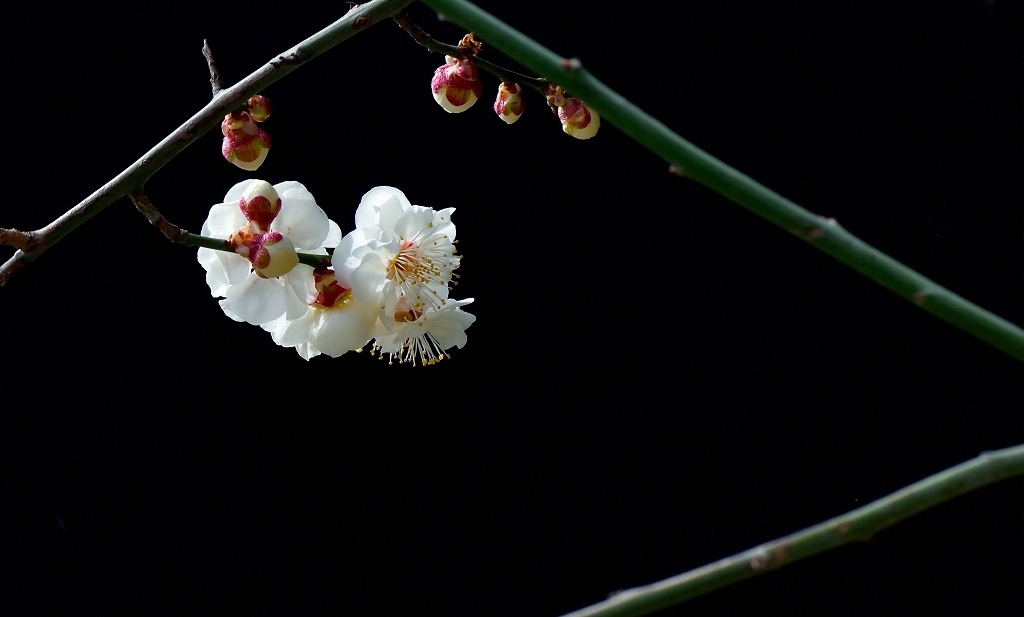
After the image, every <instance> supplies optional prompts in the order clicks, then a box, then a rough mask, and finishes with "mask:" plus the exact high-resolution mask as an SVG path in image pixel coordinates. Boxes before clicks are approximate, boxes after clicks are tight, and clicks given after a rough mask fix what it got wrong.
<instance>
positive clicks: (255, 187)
mask: <svg viewBox="0 0 1024 617" xmlns="http://www.w3.org/2000/svg"><path fill="white" fill-rule="evenodd" d="M278 204H279V205H278ZM202 235H204V236H211V237H214V238H223V239H225V240H227V241H228V243H229V245H230V246H232V247H233V248H234V250H235V253H227V252H224V251H215V250H212V249H207V248H200V249H199V253H198V256H197V257H198V259H199V263H200V264H201V265H202V266H203V268H204V269H205V270H206V283H207V285H209V287H210V293H211V295H213V296H214V297H222V298H224V299H223V300H221V301H220V306H221V309H222V310H223V311H224V313H225V314H227V315H228V316H229V317H231V318H232V319H235V320H237V321H246V322H249V323H251V324H257V325H258V324H262V323H266V322H268V321H273V320H274V319H277V318H278V317H280V316H281V315H287V316H288V317H289V319H295V318H298V317H300V316H301V315H302V314H304V313H305V311H306V308H307V305H308V299H307V296H308V295H309V293H310V290H311V289H312V286H313V283H312V268H311V267H310V266H306V265H302V264H298V256H297V254H296V251H307V252H311V253H319V254H323V255H326V254H327V251H326V250H325V247H326V246H328V245H329V244H330V245H332V246H333V245H336V244H337V243H338V242H339V241H340V240H341V229H340V228H338V226H337V225H336V224H334V222H333V221H330V220H329V219H328V218H327V214H325V213H324V211H323V210H321V209H320V206H318V205H317V204H316V200H315V199H314V198H313V196H312V195H311V194H310V193H309V191H307V190H306V187H304V186H302V185H301V184H299V183H298V182H282V183H280V184H275V185H274V186H270V185H269V184H268V183H267V182H264V181H262V180H245V181H243V182H239V183H238V184H236V185H235V186H233V187H231V190H229V191H228V193H227V195H225V196H224V203H220V204H215V205H214V206H213V207H211V208H210V214H209V216H207V218H206V221H205V222H204V223H203V229H202ZM332 243H333V244H332ZM296 264H298V265H296ZM307 279H309V280H308V281H307Z"/></svg>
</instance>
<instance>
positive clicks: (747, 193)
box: [421, 0, 1024, 360]
mask: <svg viewBox="0 0 1024 617" xmlns="http://www.w3.org/2000/svg"><path fill="white" fill-rule="evenodd" d="M421 1H422V2H423V4H426V5H427V6H429V7H430V8H432V9H434V10H435V11H437V12H438V13H440V14H442V15H444V16H445V18H446V19H448V20H450V21H453V22H455V23H457V24H459V25H460V26H461V27H463V28H465V29H466V30H468V31H472V32H474V33H475V34H476V35H477V36H479V37H481V39H482V40H483V41H484V42H485V43H487V44H488V45H491V46H493V47H494V48H495V49H497V50H499V51H501V52H502V53H504V54H505V55H506V56H508V57H510V58H512V59H513V60H515V61H517V62H519V63H520V64H522V65H523V66H525V67H526V68H528V69H530V70H531V71H533V72H535V73H537V74H538V75H544V76H545V78H547V79H549V80H550V81H551V82H552V83H555V84H558V85H559V86H562V87H563V88H565V89H566V90H568V91H570V92H572V94H573V96H576V97H579V98H580V99H582V100H583V101H586V103H587V106H589V107H592V108H593V109H594V110H596V111H597V112H598V113H599V114H600V115H601V118H602V120H607V121H608V122H610V123H612V124H614V125H615V126H616V127H618V128H619V130H621V131H622V132H623V133H625V134H626V135H628V136H629V137H631V138H633V139H634V140H635V141H636V142H637V143H639V144H641V145H642V146H644V147H645V148H647V149H648V150H650V151H651V152H653V153H655V154H657V155H658V156H660V157H661V158H663V159H665V160H666V161H667V162H668V163H670V164H671V166H672V170H673V171H675V172H676V173H678V174H679V175H684V176H686V177H688V178H692V179H693V180H696V181H697V182H700V183H701V184H703V185H705V186H707V187H708V188H710V189H711V190H713V191H715V192H717V193H720V194H721V195H723V196H725V197H726V198H728V199H731V200H732V201H734V202H736V203H738V204H739V205H741V206H743V207H744V208H747V209H748V210H750V211H751V212H753V213H755V214H757V215H758V216H761V217H763V218H765V219H767V220H769V221H771V222H772V223H775V224H776V225H778V226H779V227H782V228H783V229H785V230H786V231H788V232H790V233H792V234H793V235H795V236H797V237H798V238H801V239H802V240H804V241H806V242H808V243H810V244H811V245H813V246H814V247H816V248H818V249H820V250H822V251H824V252H826V253H828V254H829V255H831V256H832V257H834V258H836V259H838V260H839V261H841V262H843V263H845V264H846V265H848V266H850V267H851V268H853V269H855V270H857V271H858V272H860V273H861V274H863V275H864V276H866V277H868V278H870V279H872V280H874V281H875V282H876V283H878V284H880V285H882V286H884V287H887V288H888V289H890V290H892V291H893V292H895V293H896V294H898V295H900V296H901V297H903V298H905V299H907V300H909V301H911V302H913V303H914V304H915V305H917V306H918V307H920V308H923V309H924V310H926V311H928V312H929V313H931V314H933V315H935V316H937V317H939V318H940V319H943V320H945V321H947V322H949V323H950V324H952V325H954V326H956V327H957V328H960V329H961V330H964V331H966V332H968V333H970V334H972V335H973V336H976V337H977V338H979V339H981V340H983V341H985V342H986V343H988V344H989V345H992V346H993V347H995V348H997V349H1000V350H1002V351H1004V352H1006V353H1007V354H1009V355H1011V356H1013V357H1015V358H1017V359H1019V360H1024V330H1022V329H1021V328H1019V327H1018V326H1016V325H1014V324H1012V323H1010V322H1008V321H1006V320H1005V319H1003V318H1001V317H999V316H998V315H995V314H993V313H991V312H989V311H987V310H985V309H983V308H981V307H980V306H978V305H976V304H974V303H973V302H970V301H969V300H966V299H965V298H962V297H960V296H959V295H957V294H955V293H953V292H952V291H950V290H949V289H946V288H945V287H943V286H942V285H939V284H938V283H936V282H935V281H933V280H931V279H929V278H927V277H925V276H922V275H921V274H920V273H918V272H916V271H914V270H913V269H911V268H908V267H907V266H906V265H904V264H902V263H900V262H899V261H897V260H895V259H893V258H892V257H889V256H888V255H886V254H885V253H883V252H882V251H880V250H878V249H876V248H875V247H873V246H871V245H869V244H868V243H866V242H864V241H863V240H861V239H860V238H858V237H857V236H855V235H853V234H851V233H850V232H848V231H846V230H845V229H843V228H842V226H840V225H839V223H837V222H836V221H835V219H829V218H824V217H821V216H818V215H816V214H814V213H812V212H809V211H807V210H805V209H803V208H801V207H800V206H798V205H797V204H795V203H793V202H792V201H790V200H788V199H786V198H785V197H783V196H782V195H779V194H778V193H776V192H775V191H772V190H771V189H769V188H768V187H766V186H764V185H763V184H761V183H759V182H757V181H756V180H754V179H753V178H751V177H749V176H747V175H745V174H743V173H741V172H740V171H739V170H737V169H734V168H733V167H730V166H729V165H726V164H725V163H723V162H722V161H720V160H718V159H717V158H715V157H713V156H711V155H710V154H708V153H707V152H704V151H703V150H701V149H700V148H698V147H697V146H695V145H693V144H692V143H690V142H689V141H687V140H685V139H683V138H682V137H681V136H679V135H678V134H677V133H675V132H674V131H673V130H672V129H670V128H669V127H667V126H665V125H664V124H662V123H661V122H659V121H658V120H656V119H655V118H653V117H651V116H649V115H648V114H647V113H645V112H644V111H643V110H642V109H640V108H639V107H637V106H636V105H634V104H633V103H630V102H629V101H628V100H626V98H625V97H623V96H622V95H621V94H619V93H618V92H615V91H614V90H612V89H611V88H609V87H608V86H606V85H604V84H603V83H601V82H600V81H599V80H598V79H597V78H596V77H594V76H593V75H592V74H591V73H590V72H589V71H587V70H586V69H584V68H583V66H582V65H581V63H580V62H579V61H578V60H576V59H574V58H563V57H561V56H559V55H558V54H556V53H554V52H552V51H551V50H550V49H548V48H546V47H544V46H543V45H541V44H539V43H537V42H536V41H534V40H533V39H531V38H529V37H528V36H526V35H525V34H523V33H522V32H519V31H518V30H516V29H515V28H513V27H511V26H509V25H508V24H506V23H504V22H503V21H501V20H499V19H497V18H496V17H494V16H493V15H491V14H489V13H487V12H486V11H484V10H482V9H480V8H479V7H477V6H475V5H474V4H472V3H471V2H466V0H421Z"/></svg>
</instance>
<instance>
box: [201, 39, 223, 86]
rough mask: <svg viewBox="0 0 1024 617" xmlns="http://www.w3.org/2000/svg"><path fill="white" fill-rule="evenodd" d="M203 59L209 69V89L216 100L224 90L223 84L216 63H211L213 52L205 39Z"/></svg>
mask: <svg viewBox="0 0 1024 617" xmlns="http://www.w3.org/2000/svg"><path fill="white" fill-rule="evenodd" d="M203 57H204V58H206V64H207V65H209V67H210V88H211V89H212V90H213V98H217V95H218V94H220V91H221V90H223V89H224V82H222V81H221V80H220V71H218V70H217V63H216V62H214V61H213V50H212V49H210V43H209V41H207V40H206V39H203Z"/></svg>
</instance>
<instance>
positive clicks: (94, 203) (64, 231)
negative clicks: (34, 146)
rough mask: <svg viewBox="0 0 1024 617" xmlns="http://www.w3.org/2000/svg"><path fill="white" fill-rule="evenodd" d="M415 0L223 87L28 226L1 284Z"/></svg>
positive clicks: (334, 27)
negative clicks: (51, 216) (110, 175)
mask: <svg viewBox="0 0 1024 617" xmlns="http://www.w3.org/2000/svg"><path fill="white" fill-rule="evenodd" d="M411 2H412V0H371V1H370V2H367V3H365V4H362V5H359V6H357V7H354V8H353V9H352V10H351V11H349V12H348V13H346V14H345V16H344V17H342V18H341V19H339V20H338V21H336V22H334V23H333V24H331V25H330V26H327V27H326V28H324V29H323V30H321V31H320V32H317V33H316V34H314V35H313V36H311V37H309V38H308V39H306V40H305V41H303V42H301V43H299V44H298V45H296V46H295V47H292V48H291V49H289V50H287V51H285V52H284V53H282V54H280V55H278V56H277V57H276V58H274V59H272V60H271V61H270V62H268V63H267V64H265V65H263V66H262V67H260V68H259V69H257V70H256V71H255V72H254V73H252V74H251V75H249V76H248V77H246V78H245V79H243V80H242V81H240V82H238V83H237V84H235V85H233V86H231V87H230V88H226V89H224V90H222V91H221V92H220V94H219V95H217V96H216V97H214V99H213V100H212V101H210V102H209V103H208V104H207V105H206V107H204V108H202V109H201V110H200V111H199V112H198V113H196V114H195V115H194V116H192V117H191V118H189V119H188V121H186V122H185V123H184V124H182V125H181V126H180V127H178V128H177V129H176V130H175V131H174V132H173V133H171V134H170V135H168V136H167V137H165V138H164V139H163V141H161V142H160V143H158V144H157V145H156V146H154V147H153V148H152V149H151V150H150V151H149V152H147V153H146V154H144V155H143V156H142V158H140V159H139V160H137V161H135V162H134V163H132V164H131V165H130V166H129V167H128V168H127V169H125V170H124V171H122V172H121V173H120V174H118V175H117V176H116V177H115V178H114V179H113V180H111V181H109V182H107V183H106V184H104V185H103V186H102V187H100V188H99V189H98V190H97V191H96V192H94V193H93V194H92V195H89V196H88V197H86V198H85V199H84V200H83V201H82V202H81V203H79V204H78V205H77V206H75V207H73V208H71V209H70V210H68V211H67V212H65V213H64V214H62V215H61V216H60V217H58V218H57V220H55V221H53V222H52V223H50V224H49V225H47V226H46V227H43V228H42V229H39V230H36V231H34V232H28V234H29V235H31V236H32V237H33V238H34V240H35V243H34V244H32V245H30V246H28V247H27V248H28V250H18V251H17V252H15V253H14V255H13V256H12V257H11V258H10V259H8V260H7V263H5V264H3V265H2V266H0V286H2V285H5V284H6V283H7V281H9V280H10V278H11V276H13V275H14V274H15V273H16V272H18V271H19V270H21V269H22V268H24V267H25V265H26V264H27V263H28V262H30V261H33V260H35V259H36V258H37V257H39V255H41V254H42V253H43V252H44V251H46V250H47V249H48V248H50V247H51V246H53V245H54V244H56V243H57V242H59V241H60V240H61V239H62V238H63V237H64V236H66V235H68V234H69V233H71V232H72V231H74V230H75V229H77V228H78V227H79V226H81V225H82V224H83V223H85V222H86V221H88V220H89V219H91V218H92V217H93V216H95V215H96V214H97V213H99V212H100V211H102V210H103V209H104V208H106V207H107V206H109V205H110V204H111V203H113V202H114V201H116V200H117V199H120V198H121V197H123V196H125V195H127V194H128V192H129V191H131V190H132V189H136V188H139V187H141V186H142V185H144V184H145V183H146V181H147V180H148V179H149V178H150V177H152V176H153V174H155V173H156V172H157V170H159V169H160V168H161V167H163V166H164V165H165V164H166V163H167V162H168V161H169V160H171V159H172V158H173V157H174V156H175V155H176V154H178V153H179V152H181V151H182V150H184V149H185V147H186V146H188V145H189V144H191V143H192V142H193V141H195V140H196V139H198V138H199V137H200V136H201V135H203V134H204V133H206V132H207V131H209V130H210V129H212V128H214V127H215V126H217V125H218V124H220V121H221V120H222V119H223V117H224V115H225V114H226V113H228V112H230V111H232V110H234V109H236V108H238V107H239V106H241V105H242V104H244V102H245V101H246V100H247V99H248V98H249V97H250V96H252V95H253V94H256V93H257V92H260V91H261V90H265V89H266V88H267V86H269V85H270V84H272V83H274V82H276V81H277V80H279V79H281V78H282V77H284V76H285V75H287V74H289V73H291V72H292V71H294V70H295V69H297V68H299V67H300V66H302V65H303V64H305V63H306V62H309V61H310V60H312V59H313V58H315V57H317V56H319V55H320V54H322V53H324V52H325V51H327V50H328V49H330V48H332V47H334V46H335V45H337V44H338V43H341V42H342V41H344V40H346V39H348V38H349V37H351V36H353V35H355V34H356V33H358V32H360V31H361V30H365V29H366V28H367V27H369V26H371V25H373V24H375V23H377V22H379V21H381V20H382V19H386V18H388V17H391V16H392V15H394V14H395V13H397V12H399V11H401V10H402V9H404V8H405V7H406V6H407V5H409V4H411Z"/></svg>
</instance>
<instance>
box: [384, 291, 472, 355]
mask: <svg viewBox="0 0 1024 617" xmlns="http://www.w3.org/2000/svg"><path fill="white" fill-rule="evenodd" d="M471 302H473V298H467V299H465V300H450V301H448V302H446V303H445V304H444V305H443V306H441V307H440V308H428V309H427V310H426V311H424V312H422V313H420V312H417V311H415V310H413V309H411V308H410V307H409V306H408V305H407V304H406V303H405V301H404V300H403V301H402V302H400V303H399V306H398V308H397V311H396V313H395V315H394V320H393V322H394V325H393V326H392V327H391V329H390V331H389V330H388V329H387V328H386V327H385V326H384V324H383V323H382V322H380V321H378V322H377V333H376V337H375V340H374V345H373V352H371V353H377V352H379V353H380V354H381V357H382V358H383V357H384V356H388V358H389V361H388V363H389V364H390V363H392V362H393V361H394V360H395V358H397V359H398V362H399V364H401V363H405V362H411V363H412V364H413V366H415V365H416V364H417V363H419V364H421V365H430V364H435V363H437V362H440V361H441V360H442V359H444V358H447V357H449V356H448V354H446V353H444V352H445V350H446V349H450V348H452V347H458V348H460V349H461V348H462V346H463V345H465V344H466V328H468V327H469V326H470V325H472V324H473V322H474V321H476V317H474V316H473V315H471V314H469V313H466V312H463V310H462V308H461V307H463V306H465V305H467V304H469V303H471Z"/></svg>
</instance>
